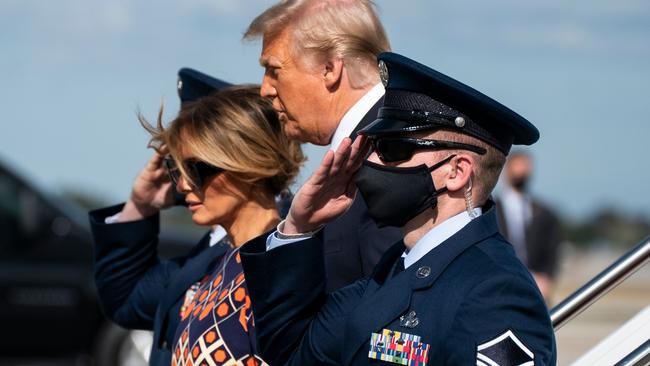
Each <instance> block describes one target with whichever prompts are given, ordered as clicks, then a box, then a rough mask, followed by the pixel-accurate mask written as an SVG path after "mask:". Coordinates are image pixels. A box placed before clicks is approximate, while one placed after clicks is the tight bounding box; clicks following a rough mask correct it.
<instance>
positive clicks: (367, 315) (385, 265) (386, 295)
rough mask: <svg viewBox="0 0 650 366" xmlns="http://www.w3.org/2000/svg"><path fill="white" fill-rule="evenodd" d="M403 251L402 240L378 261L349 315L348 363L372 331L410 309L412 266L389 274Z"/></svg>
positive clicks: (344, 354)
mask: <svg viewBox="0 0 650 366" xmlns="http://www.w3.org/2000/svg"><path fill="white" fill-rule="evenodd" d="M403 252H404V245H403V243H402V242H400V245H399V246H398V245H395V246H393V247H391V248H390V249H389V250H388V251H387V252H386V254H385V255H384V257H382V260H381V261H380V263H379V264H377V267H376V268H375V274H374V275H373V279H372V280H371V281H370V282H369V284H368V287H367V288H366V292H365V293H364V295H363V298H362V299H361V302H360V303H359V305H358V306H357V307H356V308H355V309H354V310H353V311H352V314H351V315H350V316H349V317H348V324H347V326H346V330H345V349H344V352H343V358H344V359H343V364H344V365H347V364H350V363H351V361H352V358H353V357H354V355H355V354H356V353H357V351H358V350H359V348H360V347H362V346H364V345H366V344H367V341H368V339H370V334H371V333H373V332H375V333H376V332H377V331H379V330H381V329H382V328H383V327H384V326H385V325H386V324H389V323H390V322H392V321H393V320H395V319H396V318H397V317H399V316H400V315H401V314H402V313H403V312H404V311H406V310H407V309H408V307H409V304H410V303H411V292H412V291H411V287H410V285H409V280H408V278H409V276H408V275H407V272H408V270H404V271H402V272H401V273H399V274H398V275H397V276H395V277H393V278H389V277H388V276H389V275H390V274H391V273H392V268H393V266H394V264H395V261H396V260H397V258H399V257H400V256H401V254H402V253H403ZM409 269H410V268H409Z"/></svg>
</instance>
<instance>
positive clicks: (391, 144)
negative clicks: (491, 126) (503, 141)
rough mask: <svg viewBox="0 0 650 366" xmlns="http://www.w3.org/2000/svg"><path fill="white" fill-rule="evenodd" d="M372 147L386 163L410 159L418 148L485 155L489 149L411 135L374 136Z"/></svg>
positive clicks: (371, 141)
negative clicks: (460, 150) (466, 151)
mask: <svg viewBox="0 0 650 366" xmlns="http://www.w3.org/2000/svg"><path fill="white" fill-rule="evenodd" d="M370 143H371V144H372V148H373V150H374V151H376V152H377V155H379V158H380V159H381V160H382V161H384V162H386V163H394V162H397V161H404V160H409V159H410V158H411V157H412V156H413V154H414V153H415V152H416V151H417V150H423V149H462V150H469V151H473V152H475V153H477V154H480V155H483V154H485V153H486V152H487V151H486V150H485V149H484V148H482V147H479V146H475V145H469V144H463V143H460V142H451V141H441V140H427V139H416V138H410V137H374V138H370Z"/></svg>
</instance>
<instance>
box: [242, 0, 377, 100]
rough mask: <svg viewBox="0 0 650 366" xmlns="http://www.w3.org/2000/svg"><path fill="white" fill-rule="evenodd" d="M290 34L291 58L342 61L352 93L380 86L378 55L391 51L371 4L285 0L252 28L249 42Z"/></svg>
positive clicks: (346, 0) (357, 0) (362, 0)
mask: <svg viewBox="0 0 650 366" xmlns="http://www.w3.org/2000/svg"><path fill="white" fill-rule="evenodd" d="M285 29H291V32H292V33H291V37H292V38H291V44H292V49H291V51H292V52H291V54H292V55H293V57H294V58H295V59H297V60H302V61H303V63H305V64H307V65H309V64H313V63H314V60H316V62H318V63H320V62H322V61H323V60H328V59H331V58H334V57H335V58H340V59H342V60H343V63H344V65H345V66H346V69H347V71H348V75H349V78H350V84H351V85H352V87H353V88H364V87H367V86H368V85H373V84H375V83H378V82H379V71H378V68H377V55H378V54H379V53H381V52H386V51H390V43H389V42H388V37H387V36H386V31H385V30H384V27H383V26H382V24H381V22H380V21H379V17H378V16H377V12H376V7H375V5H374V3H373V2H372V1H370V0H283V1H280V2H279V3H278V4H276V5H274V6H272V7H270V8H268V9H267V10H266V11H264V12H263V13H262V14H260V15H259V16H258V17H257V18H255V19H254V20H253V22H252V23H251V24H250V25H249V26H248V29H247V30H246V32H245V33H244V39H254V38H258V37H263V38H264V42H268V41H270V40H272V39H274V38H275V37H277V36H278V35H279V34H280V33H282V32H283V31H284V30H285Z"/></svg>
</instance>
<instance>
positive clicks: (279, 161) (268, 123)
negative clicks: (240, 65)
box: [139, 85, 305, 195]
mask: <svg viewBox="0 0 650 366" xmlns="http://www.w3.org/2000/svg"><path fill="white" fill-rule="evenodd" d="M139 119H140V122H141V123H142V125H143V127H144V128H145V129H146V130H147V131H148V132H149V133H150V134H151V136H152V138H151V142H150V145H153V146H154V147H156V146H157V147H160V146H162V145H163V144H164V145H166V146H167V149H168V151H169V154H170V155H171V156H172V158H173V159H174V160H175V161H176V163H177V166H178V167H179V169H180V170H181V173H182V174H183V177H184V178H185V179H187V180H188V181H189V182H190V183H191V184H193V185H194V186H195V184H194V183H195V182H191V180H189V179H190V178H189V177H188V175H187V172H185V171H184V169H183V168H182V167H183V165H182V164H181V162H182V160H183V158H185V157H187V156H189V155H191V156H192V157H194V158H196V159H198V160H201V161H204V162H206V163H208V164H210V165H213V166H215V167H218V168H222V169H224V170H225V171H226V172H227V173H228V174H229V176H230V177H233V178H234V179H236V180H239V181H243V182H246V183H249V184H254V185H261V186H262V187H263V188H265V189H266V191H267V193H270V194H273V195H277V194H279V193H280V192H282V191H283V190H284V189H286V188H287V187H288V186H289V185H290V184H291V183H292V182H293V180H294V179H295V177H296V175H297V174H298V171H299V169H300V166H301V165H302V163H303V162H304V160H305V158H304V156H303V153H302V150H301V149H300V144H299V143H298V142H295V141H291V140H289V139H288V138H287V137H286V136H285V134H284V129H283V126H282V124H281V123H280V121H279V120H278V116H277V113H276V112H275V110H274V109H273V107H272V105H271V102H270V101H269V100H268V99H266V98H262V97H261V96H260V91H259V86H257V85H254V86H253V85H251V86H235V87H230V88H226V89H222V90H219V91H218V92H216V93H213V94H211V95H209V96H206V97H203V98H201V99H198V100H197V101H195V102H191V103H188V104H186V105H183V108H182V109H181V111H180V112H179V114H178V116H177V117H176V118H175V119H174V120H173V121H172V122H171V123H170V124H169V126H168V127H167V128H165V127H164V126H163V123H162V108H161V112H160V113H159V114H158V121H157V125H156V126H155V127H154V126H152V125H151V124H149V123H148V122H147V121H146V120H145V119H144V118H143V117H142V116H141V115H140V116H139Z"/></svg>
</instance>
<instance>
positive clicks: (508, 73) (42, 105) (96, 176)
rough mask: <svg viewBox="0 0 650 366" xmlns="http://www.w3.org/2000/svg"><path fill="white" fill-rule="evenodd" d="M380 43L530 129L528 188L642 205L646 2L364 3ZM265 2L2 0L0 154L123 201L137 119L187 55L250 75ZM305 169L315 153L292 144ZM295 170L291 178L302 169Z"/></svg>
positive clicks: (583, 203) (57, 186)
mask: <svg viewBox="0 0 650 366" xmlns="http://www.w3.org/2000/svg"><path fill="white" fill-rule="evenodd" d="M377 3H378V5H379V8H380V15H381V18H382V20H383V22H384V24H385V27H386V30H387V32H388V34H389V36H390V38H391V43H392V46H393V50H394V51H396V52H398V53H402V54H404V55H406V56H409V57H411V58H413V59H415V60H417V61H420V62H422V63H424V64H426V65H429V66H431V67H433V68H435V69H437V70H439V71H441V72H443V73H446V74H448V75H450V76H452V77H454V78H457V79H458V80H460V81H463V82H465V83H467V84H469V85H471V86H473V87H475V88H476V89H478V90H480V91H482V92H484V93H486V94H488V95H490V96H492V97H493V98H495V99H497V100H499V101H501V102H502V103H504V104H506V105H507V106H509V107H510V108H512V109H514V110H515V111H517V112H519V113H520V114H522V115H523V116H525V117H526V118H528V119H529V120H530V121H532V122H533V123H534V124H535V125H536V126H537V127H538V128H539V130H540V131H541V136H542V137H541V139H540V142H539V143H537V144H536V145H534V146H533V147H532V149H531V151H532V153H533V155H534V156H535V159H536V162H537V168H538V172H537V174H536V176H535V179H534V183H533V190H534V192H536V193H537V194H539V195H540V196H542V197H543V198H544V199H545V200H546V201H548V202H550V203H552V204H554V205H555V206H556V207H557V208H558V210H559V211H560V212H561V213H563V214H564V215H566V216H568V217H572V218H583V217H586V215H588V214H589V213H590V212H591V211H593V210H594V209H596V208H599V207H602V206H613V207H616V208H618V209H620V210H623V211H626V212H630V213H634V214H642V215H644V216H646V217H650V198H649V196H648V187H650V169H649V168H650V164H649V163H648V160H647V159H648V153H647V150H648V149H647V146H648V145H649V142H648V138H649V137H650V127H649V126H648V122H649V120H650V117H649V116H650V102H649V100H650V2H648V1H647V0H629V1H599V0H592V1H587V0H578V1H572V2H567V1H561V0H546V1H526V2H522V1H515V0H500V1H490V2H486V1H480V0H471V1H458V0H457V1H431V0H412V1H390V0H379V1H377ZM269 4H271V2H270V1H259V0H256V1H253V0H239V1H231V0H209V1H208V0H184V1H168V0H164V1H149V0H145V1H125V0H113V1H110V2H109V1H99V0H59V1H56V2H53V1H47V0H0V76H1V80H2V82H3V87H2V88H0V107H1V108H2V109H1V110H2V117H1V118H0V159H2V160H3V161H8V162H10V163H11V164H12V165H13V166H16V167H17V168H18V169H19V170H20V171H21V172H22V173H23V174H25V175H27V176H29V177H31V178H33V179H35V180H37V181H38V182H40V183H41V185H44V186H46V187H48V188H49V189H52V190H61V189H69V190H70V189H72V190H80V191H82V192H86V193H92V194H96V195H99V196H100V197H102V198H103V199H104V200H106V201H109V202H111V201H116V202H117V201H119V200H123V199H124V198H126V197H127V195H128V193H129V191H130V185H131V182H132V180H133V178H134V177H135V175H136V174H137V172H138V171H139V169H140V167H141V166H142V165H143V164H144V162H145V161H146V159H147V158H148V156H149V154H150V153H149V151H147V150H146V148H145V145H146V142H147V135H146V134H145V132H144V131H143V130H142V128H141V127H140V126H139V124H138V123H137V120H136V119H135V111H136V110H137V109H138V108H140V110H141V111H142V112H143V113H144V114H145V115H148V116H151V117H154V116H155V113H156V111H157V108H158V105H159V104H160V101H161V99H162V100H164V101H165V105H166V106H167V111H168V112H167V113H166V115H167V117H168V118H172V117H173V112H174V111H176V110H177V108H178V101H177V96H176V90H175V85H176V72H177V70H178V69H179V68H180V67H183V66H189V67H194V68H197V69H199V70H202V71H205V72H208V73H210V74H213V75H215V76H217V77H220V78H223V79H226V80H229V81H232V82H258V81H259V80H260V78H261V74H262V70H261V68H260V67H259V66H258V64H257V59H258V55H259V48H260V44H259V43H256V42H253V43H243V42H241V40H240V39H241V34H242V32H243V31H244V29H245V28H246V26H247V25H248V23H249V22H250V21H251V20H252V18H253V17H254V16H255V15H257V14H258V13H259V12H260V11H262V10H263V9H264V8H266V7H267V6H268V5H269ZM306 151H307V153H308V154H309V156H310V162H309V164H308V166H307V168H308V169H307V170H309V168H313V166H314V165H315V164H316V163H317V162H318V160H319V159H320V157H321V155H322V153H323V150H322V149H315V148H313V147H306ZM305 175H306V174H303V176H302V179H304V178H305Z"/></svg>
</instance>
